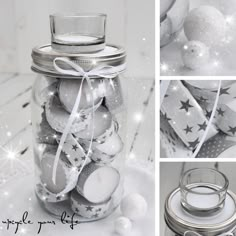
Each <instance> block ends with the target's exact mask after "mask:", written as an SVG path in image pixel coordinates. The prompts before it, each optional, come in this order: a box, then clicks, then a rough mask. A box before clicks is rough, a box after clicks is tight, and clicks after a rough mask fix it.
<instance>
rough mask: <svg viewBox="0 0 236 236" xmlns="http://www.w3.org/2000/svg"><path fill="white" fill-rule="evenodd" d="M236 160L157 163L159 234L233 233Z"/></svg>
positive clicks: (235, 225) (200, 235)
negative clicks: (158, 168)
mask: <svg viewBox="0 0 236 236" xmlns="http://www.w3.org/2000/svg"><path fill="white" fill-rule="evenodd" d="M235 168H236V163H235V162H227V163H224V162H176V163H173V162H163V163H161V164H160V235H162V236H180V235H181V236H183V235H184V236H218V235H222V236H223V235H227V236H229V235H235V233H236V223H235V222H236V187H235V178H236V173H235V171H234V170H235Z"/></svg>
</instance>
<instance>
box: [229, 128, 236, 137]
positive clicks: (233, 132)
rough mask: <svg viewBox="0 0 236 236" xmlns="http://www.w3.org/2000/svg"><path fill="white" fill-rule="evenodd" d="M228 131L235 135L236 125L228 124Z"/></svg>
mask: <svg viewBox="0 0 236 236" xmlns="http://www.w3.org/2000/svg"><path fill="white" fill-rule="evenodd" d="M228 132H231V133H232V134H233V135H235V133H236V126H235V127H231V126H229V130H228Z"/></svg>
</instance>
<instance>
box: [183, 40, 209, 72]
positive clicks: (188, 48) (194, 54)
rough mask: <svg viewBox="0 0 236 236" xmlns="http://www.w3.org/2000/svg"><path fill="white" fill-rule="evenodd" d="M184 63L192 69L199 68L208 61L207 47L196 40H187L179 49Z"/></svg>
mask: <svg viewBox="0 0 236 236" xmlns="http://www.w3.org/2000/svg"><path fill="white" fill-rule="evenodd" d="M181 55H182V60H183V63H184V65H185V66H186V67H187V68H189V69H192V70H195V69H199V68H201V67H202V66H204V65H206V64H207V63H208V61H209V57H210V54H209V48H208V47H207V46H206V45H205V44H203V43H201V42H198V41H189V42H187V43H186V44H185V45H184V46H183V48H182V50H181Z"/></svg>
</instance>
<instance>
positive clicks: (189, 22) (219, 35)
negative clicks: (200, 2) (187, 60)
mask: <svg viewBox="0 0 236 236" xmlns="http://www.w3.org/2000/svg"><path fill="white" fill-rule="evenodd" d="M184 32H185V35H186V37H187V38H188V40H196V41H200V42H202V43H205V44H206V45H208V46H211V45H217V44H219V43H220V42H221V41H222V39H223V38H224V36H225V32H226V21H225V18H224V16H223V14H222V13H221V12H220V11H219V10H217V9H216V8H214V7H212V6H200V7H198V8H195V9H193V10H192V11H191V12H190V13H189V15H188V16H187V18H186V19H185V22H184Z"/></svg>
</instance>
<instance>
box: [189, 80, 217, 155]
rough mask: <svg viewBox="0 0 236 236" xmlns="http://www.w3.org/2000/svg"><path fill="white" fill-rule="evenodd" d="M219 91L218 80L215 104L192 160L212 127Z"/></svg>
mask: <svg viewBox="0 0 236 236" xmlns="http://www.w3.org/2000/svg"><path fill="white" fill-rule="evenodd" d="M220 89H221V80H219V84H218V89H217V94H216V98H215V103H214V106H213V109H212V112H211V117H210V119H209V121H208V124H207V127H206V130H205V131H204V134H203V135H202V138H201V141H200V143H199V144H198V146H197V148H196V149H195V151H194V153H193V155H192V156H191V157H192V158H195V157H196V156H197V154H198V153H199V151H200V149H201V147H202V145H203V143H204V142H205V139H206V137H207V134H208V132H209V130H210V127H211V125H212V121H213V118H214V116H215V113H216V109H217V105H218V102H219V98H220Z"/></svg>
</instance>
